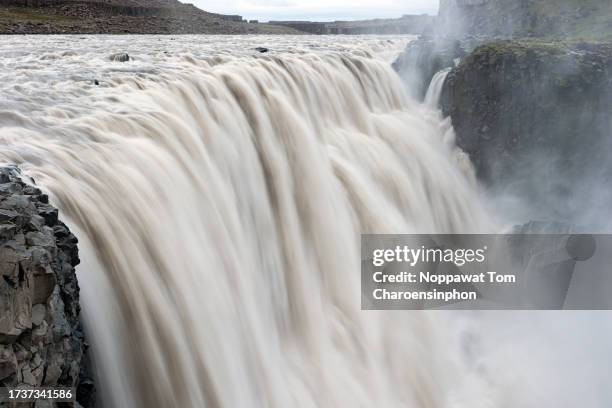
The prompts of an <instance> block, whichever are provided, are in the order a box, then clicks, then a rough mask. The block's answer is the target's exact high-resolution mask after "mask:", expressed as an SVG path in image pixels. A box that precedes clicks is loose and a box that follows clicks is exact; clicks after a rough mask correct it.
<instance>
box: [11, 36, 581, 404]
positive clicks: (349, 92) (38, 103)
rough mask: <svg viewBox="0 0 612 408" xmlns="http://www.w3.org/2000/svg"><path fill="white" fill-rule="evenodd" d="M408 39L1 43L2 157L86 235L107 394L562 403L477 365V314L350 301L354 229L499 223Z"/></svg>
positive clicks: (109, 398)
mask: <svg viewBox="0 0 612 408" xmlns="http://www.w3.org/2000/svg"><path fill="white" fill-rule="evenodd" d="M405 40H406V39H403V38H393V39H387V38H384V39H378V38H375V37H370V38H360V37H356V38H353V37H346V38H344V37H343V38H342V39H338V38H333V39H332V38H329V37H316V38H313V37H300V38H291V37H282V38H272V37H221V38H220V37H213V38H211V37H197V36H195V37H190V36H187V37H177V38H176V39H171V38H169V37H86V38H84V39H82V40H80V41H78V42H75V37H36V41H33V40H32V38H31V37H30V38H28V37H25V38H16V39H14V38H10V39H7V38H2V39H1V41H2V42H3V48H2V53H3V59H2V62H1V64H2V65H3V66H2V68H3V70H2V71H1V72H2V77H1V78H0V80H2V81H1V82H0V83H2V87H3V92H4V99H3V100H2V104H1V105H0V126H1V128H0V129H1V132H0V140H1V142H2V143H1V147H0V157H2V160H3V161H5V162H11V163H17V164H19V165H20V166H21V167H22V168H23V169H24V170H25V172H26V173H27V174H28V175H31V176H32V177H34V178H35V179H36V180H37V182H38V183H39V184H40V185H41V186H42V187H43V188H44V189H46V190H47V191H49V193H50V194H51V197H52V200H53V202H54V203H55V204H56V205H57V206H59V208H60V209H61V214H62V216H63V217H65V218H66V219H67V220H68V222H69V224H70V226H71V228H73V230H74V231H75V232H76V234H77V235H78V236H79V238H80V241H81V244H80V249H81V257H82V259H83V264H82V265H81V266H80V267H79V270H78V273H79V279H80V284H81V288H82V301H83V306H84V312H85V321H86V325H87V330H88V335H89V340H90V342H91V343H92V350H93V355H94V360H95V364H96V368H97V375H98V387H99V389H100V394H101V398H102V402H103V403H104V406H105V407H122V408H123V407H125V408H129V407H147V408H149V407H152V408H155V407H160V408H162V407H163V408H166V407H228V408H238V407H278V408H286V407H351V408H353V407H372V406H381V407H415V408H438V407H439V408H443V407H444V408H464V407H469V408H479V407H483V408H485V407H506V406H512V407H515V406H521V407H536V406H538V407H541V406H543V405H541V402H542V401H545V402H546V401H550V400H549V399H546V398H544V399H542V398H543V397H541V396H535V397H534V396H533V394H526V395H525V397H522V396H521V394H520V392H519V393H518V396H517V395H515V394H514V393H512V390H513V388H511V387H509V386H508V383H509V382H512V381H518V382H520V381H521V378H522V376H524V373H523V374H521V373H514V372H511V373H506V372H505V375H506V376H507V378H505V379H504V381H502V382H501V383H498V382H496V378H495V376H494V375H492V374H491V371H487V370H493V373H495V372H497V368H499V367H504V368H505V369H512V368H513V367H514V365H512V364H511V361H512V357H510V358H507V359H500V360H501V362H499V364H497V361H496V360H494V359H491V360H494V363H491V364H490V365H489V366H487V368H486V369H483V366H482V364H483V363H482V360H481V358H474V356H473V355H470V350H472V351H471V352H472V353H473V350H474V347H476V346H474V345H473V344H476V343H475V341H474V337H473V336H474V334H473V333H474V332H475V333H479V334H478V336H481V335H484V334H486V333H485V332H483V331H482V330H480V329H474V330H475V331H474V330H472V326H471V325H473V324H474V323H473V319H472V318H471V317H470V316H464V315H458V314H455V315H452V314H434V313H401V312H400V313H391V312H380V313H378V312H362V311H361V310H360V287H359V267H360V265H359V262H360V259H359V235H360V233H363V232H370V233H373V232H376V233H412V232H448V233H453V232H461V233H468V232H482V231H491V230H493V228H494V227H493V225H492V224H491V222H490V221H489V220H488V218H487V217H486V216H485V211H484V210H483V208H481V205H480V204H479V203H480V199H479V197H478V194H477V187H476V185H475V182H474V180H473V176H472V172H471V168H470V165H469V163H468V162H467V159H466V158H465V156H464V155H463V154H462V153H461V152H459V151H458V150H457V149H456V148H455V147H454V143H453V138H452V134H453V133H452V129H451V128H450V125H449V123H448V121H443V120H442V118H441V117H440V116H439V113H438V112H436V111H435V110H432V109H431V107H430V106H419V105H417V104H416V103H415V102H412V101H411V100H409V99H408V97H407V96H406V93H405V90H404V89H403V88H402V83H401V81H400V79H399V78H398V77H397V76H396V75H395V73H394V72H393V71H392V70H391V68H390V66H389V63H388V62H389V57H391V56H392V55H393V53H395V52H396V51H397V50H399V49H401V48H402V46H403V44H404V43H405ZM258 45H267V46H270V47H271V48H272V49H273V52H272V53H270V54H269V55H265V56H262V55H258V54H257V53H254V52H252V51H250V50H251V48H253V47H255V46H258ZM123 50H127V51H128V52H129V53H130V54H131V55H133V56H134V57H135V58H136V59H135V61H132V62H129V63H126V64H120V63H111V62H110V61H108V60H107V56H108V54H110V53H111V52H113V51H123ZM94 78H98V79H99V80H100V87H96V86H95V85H93V79H94ZM436 92H437V91H436ZM438 95H439V93H438ZM468 323H469V325H468ZM466 333H468V334H469V333H472V334H470V335H469V336H468V337H465V336H466ZM487 344H488V343H487ZM499 344H502V345H503V344H504V343H503V341H499ZM517 347H518V346H517ZM485 349H486V347H483V350H485ZM518 349H519V348H517V350H518ZM482 352H483V353H484V351H482ZM490 354H492V355H493V357H499V353H496V352H495V350H493V351H491V352H490ZM481 357H482V359H484V360H486V359H487V358H486V357H485V356H481ZM538 367H539V366H538ZM545 372H548V371H546V370H545ZM512 384H514V383H512ZM519 390H520V387H519ZM513 398H514V399H513ZM554 400H557V398H554ZM508 401H511V402H512V401H514V403H515V405H508V404H510V403H509V402H508ZM559 401H560V402H561V403H560V404H558V405H557V406H566V405H563V401H564V400H563V399H559ZM550 406H552V405H550ZM567 406H568V407H569V406H572V405H567ZM587 406H588V405H587Z"/></svg>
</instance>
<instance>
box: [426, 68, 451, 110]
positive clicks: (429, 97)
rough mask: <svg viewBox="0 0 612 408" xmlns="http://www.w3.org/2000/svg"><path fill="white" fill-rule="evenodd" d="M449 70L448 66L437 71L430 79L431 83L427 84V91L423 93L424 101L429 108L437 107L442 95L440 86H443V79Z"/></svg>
mask: <svg viewBox="0 0 612 408" xmlns="http://www.w3.org/2000/svg"><path fill="white" fill-rule="evenodd" d="M450 72H451V69H450V68H445V69H443V70H441V71H439V72H437V73H436V74H435V75H434V77H433V78H432V79H431V84H430V85H429V88H428V89H427V93H426V94H425V102H424V103H425V105H426V106H427V107H429V108H430V109H438V105H439V104H440V97H441V96H442V87H443V86H444V81H446V77H447V76H448V74H449V73H450Z"/></svg>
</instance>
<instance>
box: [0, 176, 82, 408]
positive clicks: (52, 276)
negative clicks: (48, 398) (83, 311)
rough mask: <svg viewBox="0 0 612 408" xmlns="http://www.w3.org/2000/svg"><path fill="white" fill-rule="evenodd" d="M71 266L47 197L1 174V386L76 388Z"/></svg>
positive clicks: (72, 255) (71, 242)
mask: <svg viewBox="0 0 612 408" xmlns="http://www.w3.org/2000/svg"><path fill="white" fill-rule="evenodd" d="M78 263H79V255H78V249H77V239H76V238H75V236H74V235H72V233H71V232H70V231H69V230H68V228H67V227H66V226H65V225H64V224H63V223H62V222H61V221H59V219H58V211H57V209H55V208H53V207H52V206H51V205H50V204H49V200H48V197H47V196H46V195H45V194H43V193H42V192H41V191H40V190H39V189H37V188H36V187H34V186H32V185H30V184H26V183H24V182H23V181H22V176H21V174H20V172H19V170H18V169H17V168H16V167H2V168H0V275H1V276H2V279H0V387H8V386H10V387H14V386H49V387H52V386H61V387H77V386H78V385H79V383H80V376H81V369H82V367H81V362H82V361H84V359H85V357H84V355H85V353H86V344H85V341H84V338H83V332H82V330H81V327H80V323H79V313H80V307H79V286H78V283H77V278H76V274H75V269H74V268H75V266H76V265H77V264H78ZM90 386H91V384H90ZM87 394H88V395H87ZM84 396H85V397H87V398H90V399H91V391H90V392H86V393H85V395H84ZM0 405H2V403H0ZM2 406H4V405H2ZM7 406H8V405H7ZM37 406H38V405H37Z"/></svg>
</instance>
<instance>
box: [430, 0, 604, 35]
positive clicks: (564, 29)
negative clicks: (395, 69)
mask: <svg viewBox="0 0 612 408" xmlns="http://www.w3.org/2000/svg"><path fill="white" fill-rule="evenodd" d="M611 22H612V4H610V1H609V0H441V1H440V10H439V24H438V30H437V31H438V34H439V35H442V36H450V37H454V38H458V37H464V36H487V37H496V38H513V37H534V36H535V37H549V38H568V37H573V38H581V39H604V38H607V39H612V25H611Z"/></svg>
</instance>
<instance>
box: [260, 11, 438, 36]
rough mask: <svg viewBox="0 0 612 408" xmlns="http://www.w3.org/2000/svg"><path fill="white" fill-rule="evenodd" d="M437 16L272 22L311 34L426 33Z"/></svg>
mask: <svg viewBox="0 0 612 408" xmlns="http://www.w3.org/2000/svg"><path fill="white" fill-rule="evenodd" d="M435 21H436V18H435V17H433V16H429V15H427V14H423V15H404V16H402V17H401V18H395V19H374V20H360V21H334V22H329V23H328V22H316V21H270V24H274V25H279V26H285V27H291V28H295V29H296V30H300V31H304V32H307V33H310V34H347V35H360V34H424V33H428V32H430V31H432V30H433V26H434V24H435Z"/></svg>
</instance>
